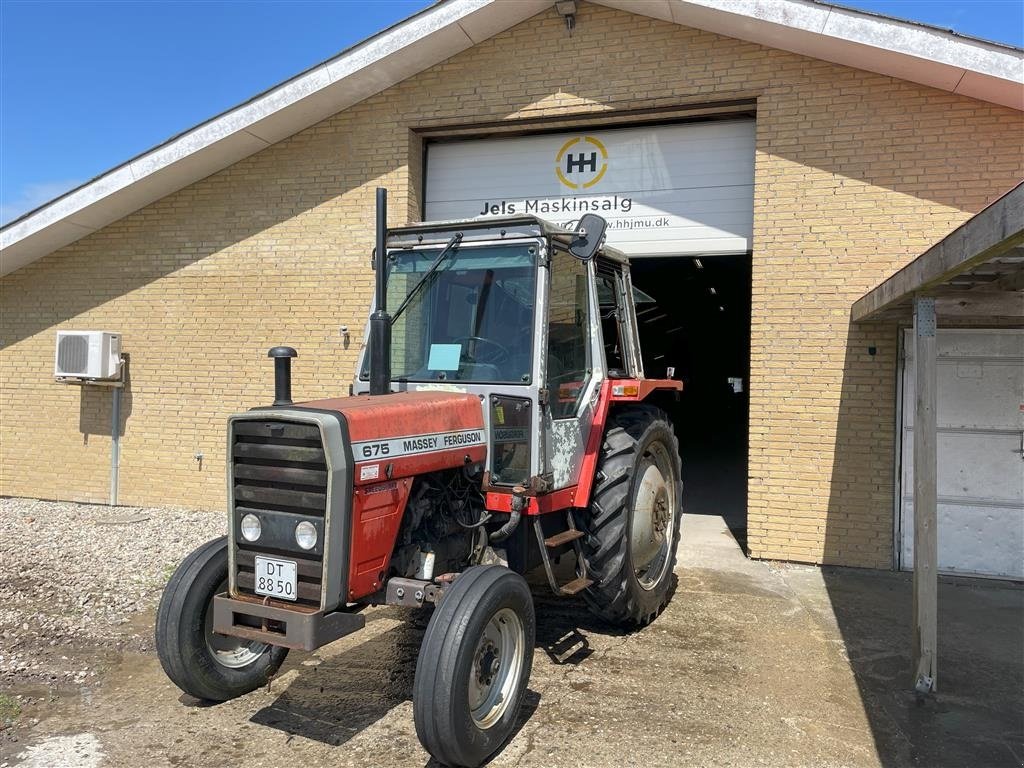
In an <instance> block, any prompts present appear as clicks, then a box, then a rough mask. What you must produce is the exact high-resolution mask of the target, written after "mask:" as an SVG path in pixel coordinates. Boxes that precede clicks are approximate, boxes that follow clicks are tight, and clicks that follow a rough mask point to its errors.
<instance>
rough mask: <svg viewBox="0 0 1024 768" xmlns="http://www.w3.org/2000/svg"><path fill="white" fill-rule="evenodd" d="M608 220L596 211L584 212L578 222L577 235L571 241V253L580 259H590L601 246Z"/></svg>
mask: <svg viewBox="0 0 1024 768" xmlns="http://www.w3.org/2000/svg"><path fill="white" fill-rule="evenodd" d="M607 228H608V222H606V221H605V220H604V219H602V218H601V217H600V216H598V215H597V214H596V213H587V214H584V215H583V216H582V217H581V218H580V220H579V222H578V223H577V224H576V236H575V237H574V238H573V239H572V242H571V243H569V253H571V254H572V255H573V256H575V257H576V258H577V259H579V260H580V261H590V260H591V259H592V258H594V254H595V253H597V249H598V248H600V247H601V242H602V241H603V240H604V231H605V229H607Z"/></svg>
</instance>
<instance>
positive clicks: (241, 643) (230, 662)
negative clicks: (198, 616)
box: [205, 581, 270, 669]
mask: <svg viewBox="0 0 1024 768" xmlns="http://www.w3.org/2000/svg"><path fill="white" fill-rule="evenodd" d="M227 588H228V583H227V581H225V582H224V583H222V584H221V585H220V586H219V587H217V591H216V592H215V593H214V594H217V595H219V594H222V593H223V592H226V591H227ZM205 625H206V648H207V650H209V651H210V656H211V657H213V660H214V661H215V662H217V663H218V664H219V665H220V666H222V667H227V668H228V669H241V668H242V667H247V666H249V665H250V664H252V663H253V662H254V661H256V659H258V658H259V657H260V656H262V655H263V654H264V653H266V651H267V649H268V648H269V647H270V646H269V645H267V644H266V643H260V642H256V641H255V640H243V639H242V638H240V637H228V636H227V635H218V634H217V633H216V632H214V631H213V602H212V601H211V602H210V605H209V606H208V607H207V609H206V622H205Z"/></svg>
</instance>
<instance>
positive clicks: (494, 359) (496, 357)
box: [452, 336, 510, 365]
mask: <svg viewBox="0 0 1024 768" xmlns="http://www.w3.org/2000/svg"><path fill="white" fill-rule="evenodd" d="M463 341H469V342H473V348H474V354H473V355H472V356H470V355H469V353H468V352H465V351H464V352H463V353H462V356H463V357H465V358H466V360H468V361H469V362H471V363H485V364H488V365H500V364H501V363H504V362H505V361H506V360H508V359H509V357H510V355H509V351H508V349H506V348H505V346H504V345H502V344H499V343H498V342H496V341H494V340H493V339H488V338H485V337H483V336H459V337H458V338H457V339H452V343H453V344H458V343H460V342H463ZM481 343H483V344H484V345H486V346H487V347H489V348H490V350H491V351H490V352H487V353H485V356H481V355H480V351H479V349H477V345H478V344H481Z"/></svg>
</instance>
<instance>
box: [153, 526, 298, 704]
mask: <svg viewBox="0 0 1024 768" xmlns="http://www.w3.org/2000/svg"><path fill="white" fill-rule="evenodd" d="M227 588H228V542H227V538H226V537H224V536H222V537H220V538H219V539H214V540H213V541H209V542H207V543H206V544H204V545H203V546H201V547H199V549H197V550H196V551H195V552H193V553H192V554H190V555H189V556H188V557H186V558H185V559H184V560H183V561H182V563H181V565H179V566H178V569H177V570H176V571H175V572H174V575H172V576H171V580H170V581H169V582H167V586H166V587H165V588H164V593H163V595H162V596H161V598H160V605H159V607H158V608H157V611H156V633H155V634H156V651H157V656H159V657H160V665H161V666H162V667H163V668H164V672H166V673H167V676H168V677H169V678H171V682H172V683H174V684H175V685H176V686H178V687H179V688H180V689H181V690H183V691H184V692H185V693H187V694H189V695H190V696H195V697H196V698H197V699H204V700H206V701H227V700H228V699H233V698H235V697H237V696H241V695H242V694H245V693H249V692H250V691H254V690H256V689H257V688H259V687H260V686H261V685H265V684H266V682H267V680H268V679H269V678H270V676H271V675H273V674H274V673H275V672H277V669H278V667H280V666H281V664H282V662H284V659H285V656H287V655H288V649H287V648H280V647H278V646H274V645H267V644H265V643H259V642H254V641H250V640H242V639H240V638H237V637H227V636H225V635H218V634H216V633H215V632H214V631H213V598H214V595H218V594H221V593H222V592H226V591H227Z"/></svg>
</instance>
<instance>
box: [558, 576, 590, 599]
mask: <svg viewBox="0 0 1024 768" xmlns="http://www.w3.org/2000/svg"><path fill="white" fill-rule="evenodd" d="M593 583H594V580H593V579H588V578H587V577H586V576H579V577H577V578H575V579H573V580H572V581H570V582H569V583H568V584H563V585H562V588H561V589H560V590H559V591H560V592H561V593H562V594H563V595H566V596H571V595H578V594H579V593H580V592H582V591H583V590H584V589H586V588H587V587H589V586H590V585H591V584H593Z"/></svg>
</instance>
